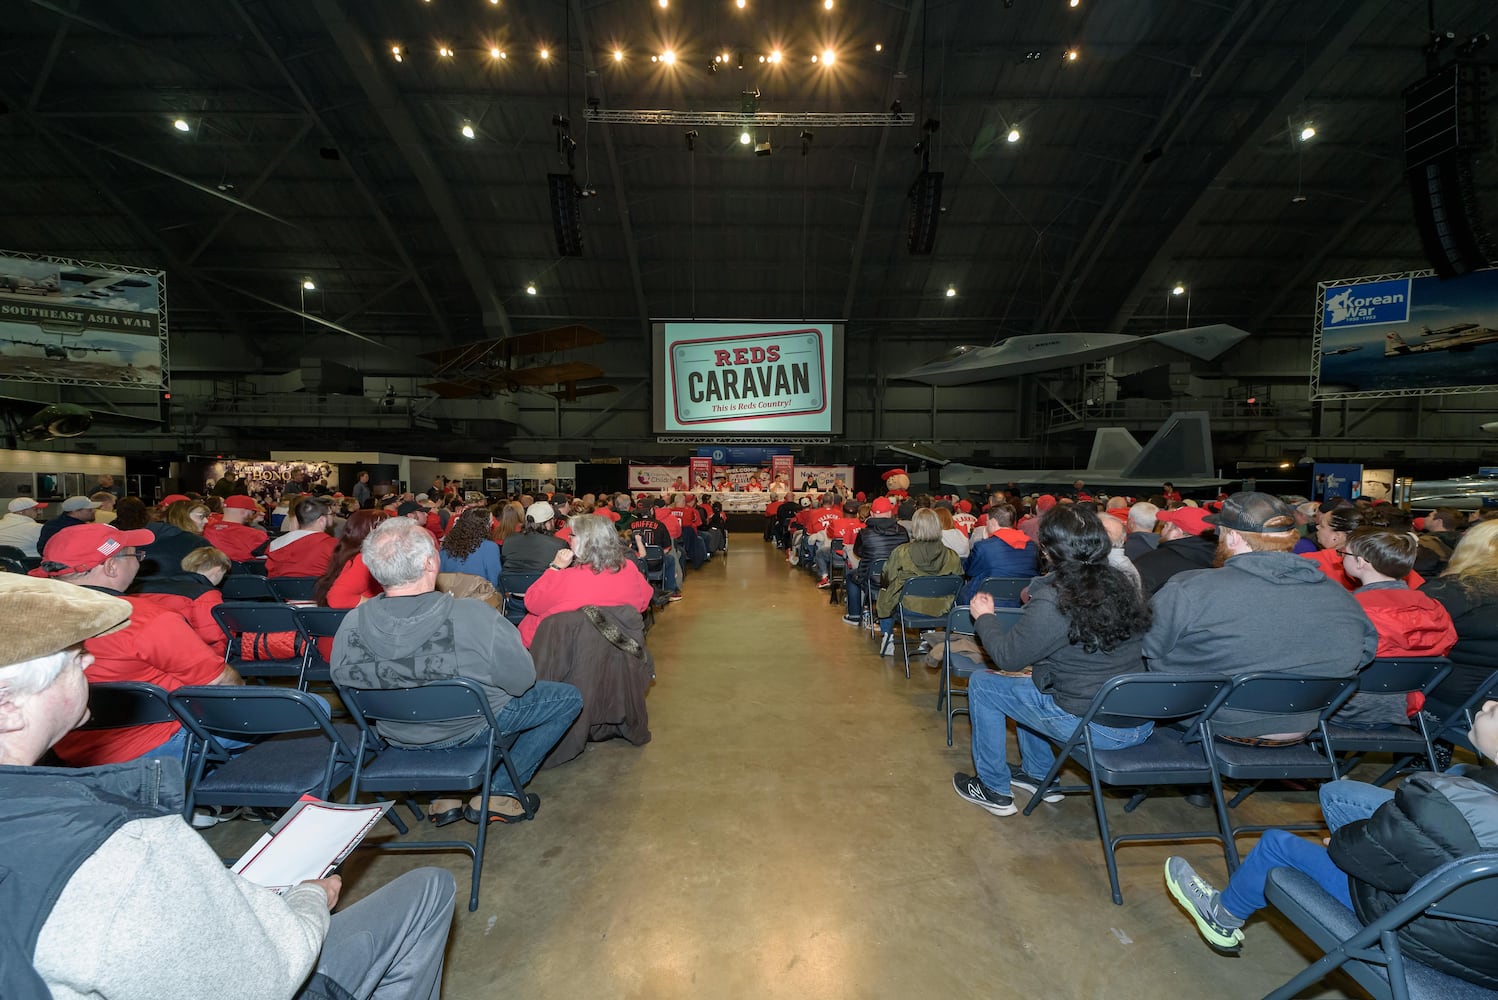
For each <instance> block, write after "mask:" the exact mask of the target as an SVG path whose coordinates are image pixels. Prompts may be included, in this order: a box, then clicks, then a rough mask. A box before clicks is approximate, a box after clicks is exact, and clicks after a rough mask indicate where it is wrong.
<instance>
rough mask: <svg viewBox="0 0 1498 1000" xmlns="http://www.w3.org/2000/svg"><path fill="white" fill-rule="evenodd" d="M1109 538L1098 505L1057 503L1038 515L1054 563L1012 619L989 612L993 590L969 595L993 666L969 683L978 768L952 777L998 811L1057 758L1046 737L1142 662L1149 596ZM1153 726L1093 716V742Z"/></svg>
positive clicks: (1140, 735)
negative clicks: (1012, 740)
mask: <svg viewBox="0 0 1498 1000" xmlns="http://www.w3.org/2000/svg"><path fill="white" fill-rule="evenodd" d="M1112 547H1113V543H1112V541H1111V540H1110V539H1109V538H1108V532H1107V530H1106V529H1105V528H1104V527H1103V523H1102V521H1101V520H1100V519H1099V516H1098V513H1097V511H1095V510H1093V509H1092V508H1091V507H1083V506H1081V505H1076V506H1059V507H1056V508H1054V509H1053V510H1051V512H1050V513H1048V514H1046V516H1045V518H1044V519H1043V520H1042V521H1041V522H1040V548H1041V551H1042V552H1044V553H1045V555H1046V556H1047V558H1048V559H1049V560H1050V566H1051V571H1050V573H1048V574H1046V575H1045V576H1042V577H1037V578H1036V579H1035V580H1033V581H1031V583H1030V588H1029V595H1030V599H1029V603H1028V604H1026V605H1025V608H1024V612H1023V614H1022V615H1021V616H1020V618H1019V620H1018V621H1016V622H1015V623H1014V627H1013V628H1010V629H1008V630H1007V631H1006V630H1005V628H1004V625H1003V624H1002V623H1001V622H1000V621H999V619H998V618H997V617H996V616H995V615H994V610H993V598H991V597H989V596H988V595H987V594H974V595H973V601H972V605H971V609H972V615H973V624H974V626H975V628H976V630H977V633H978V638H979V639H980V640H982V642H983V648H984V649H985V650H986V651H987V652H988V655H989V656H990V657H992V658H993V662H994V663H995V665H996V669H994V670H986V671H978V672H976V673H974V674H973V676H972V679H971V680H970V681H969V682H968V689H967V691H968V706H969V708H970V710H971V712H972V722H973V763H974V764H975V765H976V770H977V772H978V773H977V774H976V775H968V774H963V773H962V772H960V771H959V772H958V773H957V774H955V775H953V776H952V784H953V786H954V787H955V788H956V789H957V794H958V795H960V796H962V797H963V798H964V799H967V800H968V801H969V802H971V803H973V804H974V805H976V806H979V807H981V808H983V809H986V810H988V811H989V812H991V813H993V814H994V815H995V816H1011V815H1013V814H1014V812H1015V805H1014V798H1013V796H1012V795H1011V789H1013V788H1021V789H1024V790H1025V791H1026V792H1029V793H1030V794H1031V795H1034V794H1036V793H1037V792H1038V791H1039V790H1040V780H1041V777H1042V776H1043V775H1044V774H1045V773H1046V771H1048V770H1050V767H1051V764H1052V763H1053V762H1054V761H1055V759H1056V758H1055V754H1054V752H1053V751H1052V749H1051V744H1050V743H1049V742H1048V741H1047V740H1046V739H1045V737H1050V738H1052V739H1057V740H1065V739H1066V738H1068V737H1069V736H1071V734H1072V733H1073V732H1074V731H1075V730H1076V728H1077V724H1078V723H1079V722H1080V721H1081V716H1082V715H1084V714H1086V712H1087V707H1088V706H1089V705H1090V704H1091V703H1092V698H1093V696H1094V695H1095V694H1097V692H1098V689H1099V688H1101V687H1102V686H1103V685H1104V684H1105V683H1107V682H1108V681H1109V680H1110V679H1112V678H1114V677H1117V676H1118V675H1119V674H1133V673H1140V672H1142V671H1143V670H1144V657H1143V652H1142V650H1141V643H1142V641H1143V638H1144V633H1145V632H1146V631H1148V630H1149V626H1150V608H1149V604H1148V598H1146V597H1144V596H1143V595H1142V594H1141V593H1140V592H1139V588H1138V587H1137V586H1135V585H1134V582H1133V581H1132V580H1130V579H1129V578H1128V577H1126V576H1124V574H1123V573H1121V572H1119V571H1118V570H1117V569H1114V568H1113V567H1112V566H1110V565H1108V553H1109V551H1110V550H1111V549H1112ZM1009 719H1013V720H1014V721H1015V732H1016V733H1017V735H1018V739H1019V754H1020V766H1019V769H1018V770H1015V769H1013V768H1011V767H1010V766H1009V764H1008V760H1007V757H1006V754H1005V742H1006V733H1007V726H1008V720H1009ZM1153 728H1154V727H1153V724H1152V723H1150V722H1148V721H1145V720H1141V719H1127V718H1118V717H1112V716H1099V717H1098V721H1096V722H1093V723H1092V725H1091V732H1092V741H1093V745H1094V746H1095V747H1097V748H1098V749H1101V750H1117V749H1122V748H1123V747H1132V746H1138V745H1139V744H1140V743H1143V742H1144V741H1145V740H1147V739H1149V735H1150V732H1151V731H1152V730H1153ZM1045 800H1046V801H1047V802H1059V801H1061V796H1060V795H1059V794H1049V795H1046V797H1045Z"/></svg>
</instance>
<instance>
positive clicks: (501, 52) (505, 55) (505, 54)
mask: <svg viewBox="0 0 1498 1000" xmlns="http://www.w3.org/2000/svg"><path fill="white" fill-rule="evenodd" d="M499 58H501V59H508V58H510V54H509V53H508V52H506V51H505V50H504V49H500V50H499Z"/></svg>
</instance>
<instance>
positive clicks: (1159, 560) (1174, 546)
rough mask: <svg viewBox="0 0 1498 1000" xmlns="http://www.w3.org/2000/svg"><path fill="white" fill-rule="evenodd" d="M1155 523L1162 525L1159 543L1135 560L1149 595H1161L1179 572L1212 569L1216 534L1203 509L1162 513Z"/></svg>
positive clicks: (1215, 555) (1215, 552)
mask: <svg viewBox="0 0 1498 1000" xmlns="http://www.w3.org/2000/svg"><path fill="white" fill-rule="evenodd" d="M1155 520H1156V521H1157V522H1158V523H1159V524H1160V526H1161V527H1160V543H1159V544H1158V545H1157V546H1156V547H1155V548H1154V549H1151V550H1149V551H1147V552H1144V553H1141V554H1140V555H1139V556H1137V557H1136V558H1135V559H1134V568H1135V569H1137V570H1139V580H1140V584H1141V585H1142V586H1143V587H1144V591H1145V593H1147V594H1155V593H1158V592H1159V590H1160V588H1161V587H1163V586H1165V584H1166V583H1168V582H1169V581H1170V579H1171V577H1173V576H1175V575H1176V574H1178V573H1185V572H1188V571H1190V570H1196V569H1208V568H1210V567H1211V566H1212V562H1213V560H1214V559H1215V558H1216V557H1217V532H1216V530H1215V529H1214V528H1213V526H1212V523H1211V522H1210V521H1209V520H1208V519H1207V512H1206V511H1205V510H1203V509H1202V508H1200V507H1177V508H1176V509H1175V510H1159V511H1156V512H1155ZM1124 544H1125V545H1127V544H1128V540H1127V539H1125V541H1124Z"/></svg>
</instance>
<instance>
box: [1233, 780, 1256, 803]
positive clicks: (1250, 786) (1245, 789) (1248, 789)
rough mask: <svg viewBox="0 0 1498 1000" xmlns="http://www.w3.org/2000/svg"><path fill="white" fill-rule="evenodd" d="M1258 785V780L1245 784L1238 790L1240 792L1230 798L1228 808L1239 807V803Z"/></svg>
mask: <svg viewBox="0 0 1498 1000" xmlns="http://www.w3.org/2000/svg"><path fill="white" fill-rule="evenodd" d="M1258 787H1259V785H1258V782H1251V783H1250V784H1247V785H1244V786H1243V787H1242V788H1241V789H1239V790H1238V794H1237V795H1234V796H1233V797H1232V799H1231V800H1229V802H1228V808H1229V809H1237V808H1238V805H1239V803H1241V802H1242V801H1243V800H1244V799H1246V798H1248V797H1249V796H1250V795H1252V794H1253V793H1254V791H1255V790H1256V789H1257V788H1258Z"/></svg>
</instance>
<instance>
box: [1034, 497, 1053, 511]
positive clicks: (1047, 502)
mask: <svg viewBox="0 0 1498 1000" xmlns="http://www.w3.org/2000/svg"><path fill="white" fill-rule="evenodd" d="M1054 506H1056V498H1055V497H1053V496H1051V495H1050V494H1049V493H1042V494H1041V495H1040V496H1038V497H1036V498H1035V513H1037V514H1044V513H1045V512H1046V511H1048V510H1050V509H1051V508H1052V507H1054Z"/></svg>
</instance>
